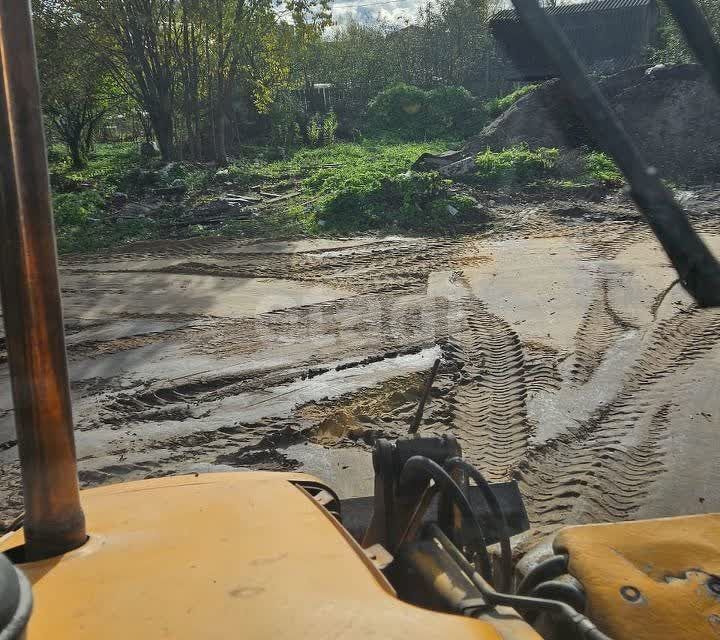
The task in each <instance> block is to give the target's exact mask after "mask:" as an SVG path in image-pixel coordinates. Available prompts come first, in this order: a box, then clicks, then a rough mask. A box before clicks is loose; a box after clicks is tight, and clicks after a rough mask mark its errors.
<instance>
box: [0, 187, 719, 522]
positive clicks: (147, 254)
mask: <svg viewBox="0 0 720 640" xmlns="http://www.w3.org/2000/svg"><path fill="white" fill-rule="evenodd" d="M706 196H707V197H706V200H705V201H704V203H705V205H707V206H705V208H703V207H702V206H700V205H698V207H696V209H697V210H696V211H695V215H694V219H695V222H696V224H697V225H698V227H699V228H700V229H701V230H702V231H703V233H704V235H705V238H706V239H707V241H708V243H709V244H710V246H711V248H712V249H713V250H714V251H715V252H719V251H720V224H718V223H716V222H715V215H716V213H715V211H716V209H715V208H714V207H715V205H714V204H713V203H715V202H716V200H717V198H716V197H715V196H714V195H712V194H710V195H709V196H708V195H707V194H706ZM708 202H709V203H710V204H708ZM700 204H702V203H700ZM61 274H62V285H63V293H64V298H65V313H66V324H67V333H68V349H69V362H70V369H71V376H72V379H73V383H74V386H73V394H74V399H75V418H76V425H77V442H78V455H79V466H80V476H81V482H82V484H83V485H85V486H90V485H96V484H102V483H108V482H118V481H124V480H130V479H139V478H147V477H155V476H161V475H167V474H179V473H192V472H201V471H212V470H227V469H235V468H252V469H304V470H307V471H309V472H311V473H314V474H316V475H318V476H320V477H322V478H323V479H325V480H327V481H328V482H330V483H331V484H333V485H334V486H336V487H337V488H338V489H339V491H340V493H341V494H343V495H345V496H348V495H360V494H363V493H367V492H369V491H370V490H371V476H372V471H371V463H370V455H369V451H370V447H371V444H372V442H373V441H374V440H375V439H376V438H377V437H380V436H383V437H394V436H397V435H400V434H402V433H404V432H405V431H406V430H407V428H408V426H409V423H410V420H411V416H412V414H413V412H414V410H415V407H416V403H417V401H418V397H419V392H420V388H421V385H422V381H423V379H424V376H425V374H426V372H427V371H428V369H429V368H430V366H431V364H432V362H433V360H434V359H435V358H436V357H438V356H442V365H441V368H440V372H439V374H438V377H437V380H436V385H435V388H434V391H433V395H432V398H431V401H430V402H429V403H428V406H427V409H426V414H425V418H424V422H423V425H422V431H424V432H426V433H430V432H435V433H446V432H447V433H453V434H455V435H456V436H457V437H458V438H459V439H460V441H461V443H462V445H463V449H464V452H465V455H466V457H468V458H469V459H470V460H471V461H472V462H473V463H475V464H476V465H478V466H479V467H480V468H481V469H482V470H483V471H484V472H485V473H486V474H487V475H488V476H489V477H490V478H492V479H494V480H502V479H506V478H510V477H514V478H517V479H518V481H519V483H520V486H521V489H522V491H523V493H524V495H525V497H526V500H527V504H528V511H529V514H530V518H531V521H532V523H533V526H534V530H535V532H536V533H543V532H547V531H550V530H553V529H555V528H557V527H558V526H560V525H563V524H566V523H578V522H588V521H598V520H618V519H623V518H628V517H645V516H661V515H671V514H682V513H694V512H702V511H717V510H720V492H718V491H717V487H718V486H720V469H719V468H718V465H717V464H716V458H717V452H718V445H717V442H718V439H717V422H718V418H719V417H720V394H718V393H717V389H718V386H719V385H720V373H719V372H720V366H719V365H720V311H712V310H698V309H695V308H694V307H693V306H692V304H691V302H690V300H689V298H688V297H687V296H686V294H685V293H684V292H683V290H682V289H681V287H680V286H679V285H675V286H671V285H672V284H673V282H674V280H675V278H676V275H675V273H674V272H673V271H672V269H671V268H670V267H669V265H668V262H667V260H666V259H665V257H664V255H663V254H662V253H661V251H660V250H659V248H658V246H657V244H656V242H655V240H654V239H653V238H652V237H651V235H650V234H649V232H648V231H647V230H646V228H645V226H644V225H643V224H642V223H641V222H640V221H639V219H638V218H637V216H636V214H634V213H633V211H632V209H631V208H630V207H629V205H624V204H622V203H620V204H618V203H614V204H612V205H608V204H597V203H595V204H593V203H587V202H586V203H581V204H580V205H579V204H578V203H568V202H558V201H553V202H541V203H532V202H526V203H524V204H516V205H513V206H511V205H507V206H505V207H504V208H503V206H502V205H498V207H497V215H496V218H495V223H494V224H493V226H492V227H491V228H487V229H483V230H477V231H476V232H473V233H468V234H467V235H465V236H462V237H453V238H422V237H420V238H410V237H359V238H347V239H333V240H304V241H296V242H277V243H250V242H248V241H238V240H228V239H198V240H187V241H176V242H158V243H152V244H144V245H134V246H133V247H132V248H129V249H126V250H125V251H124V252H123V253H117V252H116V253H105V254H96V255H91V256H88V255H84V256H74V257H72V256H71V257H66V258H64V259H63V260H62V263H61ZM3 345H4V342H0V346H3ZM0 505H1V507H2V511H1V512H0V519H2V520H4V521H5V522H7V521H8V520H10V519H11V518H12V517H14V516H15V515H17V513H18V512H19V511H20V510H21V509H22V498H21V493H20V484H19V473H18V465H17V447H16V446H15V435H14V430H13V416H12V410H11V404H10V389H9V373H8V369H7V363H6V357H5V354H4V352H3V351H0Z"/></svg>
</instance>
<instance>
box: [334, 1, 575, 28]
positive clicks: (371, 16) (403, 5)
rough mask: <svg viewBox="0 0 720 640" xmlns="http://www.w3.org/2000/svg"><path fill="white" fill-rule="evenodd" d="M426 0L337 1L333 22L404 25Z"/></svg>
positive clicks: (503, 3)
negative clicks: (378, 22) (376, 22)
mask: <svg viewBox="0 0 720 640" xmlns="http://www.w3.org/2000/svg"><path fill="white" fill-rule="evenodd" d="M578 1H582V0H564V1H563V0H560V2H559V4H569V3H570V2H578ZM426 2H427V0H337V1H336V2H333V3H332V5H331V6H332V14H333V20H334V21H335V23H336V24H337V25H342V24H344V23H346V22H348V21H350V20H353V19H355V20H357V21H359V22H365V23H368V22H375V21H377V20H384V21H386V22H389V23H390V24H397V25H398V26H402V25H404V24H405V23H406V22H413V21H414V19H415V17H416V16H417V9H418V7H419V6H420V5H421V4H425V3H426ZM497 4H498V9H504V8H507V7H509V6H511V2H510V0H498V2H497Z"/></svg>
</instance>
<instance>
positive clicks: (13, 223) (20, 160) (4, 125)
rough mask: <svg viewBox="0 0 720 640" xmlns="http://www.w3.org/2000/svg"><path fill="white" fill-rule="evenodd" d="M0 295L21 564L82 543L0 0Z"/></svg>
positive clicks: (38, 121)
mask: <svg viewBox="0 0 720 640" xmlns="http://www.w3.org/2000/svg"><path fill="white" fill-rule="evenodd" d="M0 61H1V63H2V87H1V88H0V290H1V291H2V308H3V317H4V322H5V334H6V343H7V352H8V361H9V363H10V373H11V377H12V390H13V403H14V408H15V427H16V430H17V439H18V450H19V456H20V465H21V468H22V476H23V494H24V499H25V524H24V531H25V542H26V547H25V555H26V558H27V559H28V560H37V559H41V558H47V557H50V556H54V555H57V554H60V553H63V552H65V551H69V550H70V549H74V548H76V547H78V546H80V545H81V544H83V542H84V541H85V539H86V537H87V536H86V533H85V517H84V515H83V512H82V508H81V506H80V496H79V489H78V477H77V462H76V459H75V440H74V435H73V422H72V409H71V405H70V386H69V379H68V370H67V360H66V354H65V335H64V329H63V318H62V308H61V303H60V285H59V282H58V272H57V255H56V249H55V231H54V226H53V217H52V203H51V200H50V184H49V179H48V166H47V155H46V147H45V135H44V132H43V123H42V113H41V110H40V89H39V81H38V74H37V64H36V58H35V42H34V38H33V30H32V20H31V12H30V2H29V0H0Z"/></svg>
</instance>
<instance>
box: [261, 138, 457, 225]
mask: <svg viewBox="0 0 720 640" xmlns="http://www.w3.org/2000/svg"><path fill="white" fill-rule="evenodd" d="M447 148H448V144H447V143H446V142H444V141H435V142H429V143H393V142H388V141H366V142H364V143H360V144H336V145H333V146H331V147H327V148H323V149H313V150H303V151H300V152H298V153H296V154H295V155H294V156H293V157H292V158H291V159H290V160H288V161H286V162H283V163H274V164H273V165H269V166H268V167H267V168H266V171H268V172H269V173H271V174H273V175H276V176H279V175H286V174H287V173H289V172H295V173H300V174H302V175H304V176H305V177H304V178H303V180H302V187H303V194H304V197H305V196H307V204H306V205H305V206H304V207H301V208H297V207H296V208H294V209H291V211H290V213H291V214H293V215H294V219H295V220H296V221H300V223H301V224H302V225H304V226H305V228H306V229H308V230H309V231H315V232H317V231H319V230H325V231H342V232H351V231H367V230H372V229H386V228H399V229H426V230H438V229H441V228H444V227H445V226H447V224H449V223H450V222H452V220H453V219H454V217H456V216H457V215H458V212H462V211H464V210H465V209H466V208H467V207H466V205H467V203H466V202H465V201H461V200H457V199H456V198H457V197H456V196H453V195H451V194H450V193H449V191H448V187H449V185H450V182H449V181H447V180H442V179H441V178H440V176H438V175H437V174H435V173H415V172H412V171H410V167H411V166H412V164H413V163H414V162H415V160H417V158H418V157H419V156H420V155H421V154H422V153H425V152H430V153H438V152H441V151H444V150H446V149H447Z"/></svg>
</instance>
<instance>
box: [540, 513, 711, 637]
mask: <svg viewBox="0 0 720 640" xmlns="http://www.w3.org/2000/svg"><path fill="white" fill-rule="evenodd" d="M554 547H555V550H556V551H557V552H560V553H568V554H569V557H570V565H569V568H570V573H571V574H572V575H573V576H575V578H577V579H578V580H579V581H580V582H581V583H582V585H583V587H584V588H585V591H586V594H587V601H588V611H586V614H587V615H588V616H589V617H590V619H591V620H593V622H595V623H596V624H597V625H598V626H599V627H600V628H601V629H602V630H603V631H604V632H605V633H607V634H608V635H609V636H611V637H612V638H613V639H614V640H650V639H652V640H657V639H658V638H677V639H680V638H682V639H683V640H708V639H709V638H720V593H718V592H716V591H715V590H714V589H717V587H715V586H714V585H717V584H720V583H718V582H717V579H716V578H715V576H720V514H709V515H699V516H687V517H678V518H663V519H658V520H644V521H638V522H622V523H617V524H595V525H587V526H578V527H570V528H568V529H564V530H563V531H561V532H560V533H559V534H558V536H557V537H556V538H555V542H554Z"/></svg>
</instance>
